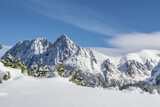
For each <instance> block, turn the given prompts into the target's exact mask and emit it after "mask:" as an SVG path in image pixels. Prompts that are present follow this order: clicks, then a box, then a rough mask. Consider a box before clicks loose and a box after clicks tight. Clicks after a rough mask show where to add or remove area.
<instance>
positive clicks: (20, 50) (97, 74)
mask: <svg viewBox="0 0 160 107" xmlns="http://www.w3.org/2000/svg"><path fill="white" fill-rule="evenodd" d="M8 53H9V54H11V55H12V56H14V57H18V56H20V57H21V58H22V61H24V62H25V64H26V65H28V66H31V65H32V64H33V62H38V61H39V60H40V59H41V58H42V59H43V61H44V63H43V65H55V63H56V62H57V61H58V62H63V63H64V65H65V66H66V69H67V70H69V69H68V68H67V67H70V68H76V69H79V70H80V75H81V76H82V77H83V78H84V79H85V82H87V83H88V84H90V85H91V86H93V87H96V86H102V87H104V88H105V87H112V86H113V87H114V86H119V87H121V86H123V85H127V84H134V83H137V82H139V81H147V80H148V79H149V78H153V77H151V76H154V75H152V70H153V69H154V68H155V67H156V66H157V64H158V63H159V60H160V51H159V50H143V51H140V52H138V53H129V54H127V55H125V56H122V57H111V56H107V55H103V54H101V53H99V52H96V51H93V50H91V49H85V48H81V47H80V46H77V45H76V44H75V43H74V42H73V41H71V40H70V39H69V38H68V37H67V36H66V35H61V36H60V37H59V38H57V40H56V41H55V42H53V43H52V42H49V41H48V40H47V39H44V38H37V39H34V40H26V41H21V42H18V43H17V44H16V45H15V46H14V47H13V48H11V49H10V50H9V51H7V52H6V54H5V55H4V56H3V57H2V59H5V58H6V56H7V54H8ZM66 72H70V71H66ZM154 72H159V70H156V71H154ZM155 78H156V76H155ZM157 78H159V77H157ZM151 80H152V79H150V82H149V83H152V82H151ZM154 81H155V79H154Z"/></svg>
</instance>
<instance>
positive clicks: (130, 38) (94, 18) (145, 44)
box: [0, 0, 160, 55]
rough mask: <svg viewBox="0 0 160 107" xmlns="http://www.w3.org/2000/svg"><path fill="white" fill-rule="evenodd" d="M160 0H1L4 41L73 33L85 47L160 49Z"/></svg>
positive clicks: (0, 27) (0, 26) (53, 37)
mask: <svg viewBox="0 0 160 107" xmlns="http://www.w3.org/2000/svg"><path fill="white" fill-rule="evenodd" d="M159 5H160V1H159V0H154V1H153V0H0V15H1V17H0V35H1V39H0V43H1V44H3V45H10V46H13V45H15V44H16V43H17V42H18V41H21V40H28V39H34V38H37V37H44V38H47V39H48V40H49V41H52V42H54V41H55V40H56V38H57V37H59V36H60V35H61V34H67V36H68V37H69V38H70V39H71V40H73V41H74V42H75V43H76V44H78V45H80V46H82V47H92V48H94V49H97V50H98V51H99V50H101V51H105V52H107V53H108V51H110V52H111V53H108V54H111V55H112V54H113V52H114V53H115V52H117V53H118V52H119V53H120V54H124V53H127V52H135V51H139V50H141V49H159V47H160V45H159V41H160V32H159V31H160V21H159V19H160V14H159V11H160V6H159ZM137 40H138V41H137ZM108 49H109V50H108ZM119 53H118V54H119Z"/></svg>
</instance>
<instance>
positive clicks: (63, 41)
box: [53, 34, 76, 46]
mask: <svg viewBox="0 0 160 107" xmlns="http://www.w3.org/2000/svg"><path fill="white" fill-rule="evenodd" d="M53 45H56V46H58V45H59V46H69V45H70V46H71V45H73V46H75V45H76V44H75V43H74V42H73V41H72V40H70V39H69V38H68V37H67V35H65V34H63V35H61V36H60V37H59V38H57V40H56V41H55V42H54V43H53Z"/></svg>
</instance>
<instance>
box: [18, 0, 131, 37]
mask: <svg viewBox="0 0 160 107" xmlns="http://www.w3.org/2000/svg"><path fill="white" fill-rule="evenodd" d="M16 1H17V0H16ZM18 2H20V1H19V0H18ZM21 3H23V6H25V7H27V8H28V9H31V10H32V11H35V12H38V13H40V14H42V15H45V16H47V17H50V18H53V19H57V20H60V21H63V22H66V23H69V24H72V25H74V26H77V27H80V28H82V29H85V30H88V31H92V32H96V33H100V34H103V35H110V36H111V35H117V34H120V33H122V31H124V29H125V30H128V29H126V28H125V27H123V26H121V25H118V23H116V22H114V21H112V20H110V19H108V18H107V17H104V16H103V15H101V14H99V13H98V12H97V11H96V10H94V9H91V8H89V7H85V6H82V5H79V4H75V3H73V2H69V1H68V2H67V1H65V0H63V2H62V1H58V0H23V1H21ZM122 29H123V30H122Z"/></svg>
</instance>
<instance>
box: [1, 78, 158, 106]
mask: <svg viewBox="0 0 160 107" xmlns="http://www.w3.org/2000/svg"><path fill="white" fill-rule="evenodd" d="M159 99H160V96H159V95H150V94H138V93H133V94H132V93H126V92H120V91H112V90H104V89H99V88H88V87H81V86H77V85H75V84H73V83H70V82H68V81H66V80H65V79H63V78H60V77H55V78H30V77H22V78H19V79H17V80H15V81H10V82H6V83H5V84H1V85H0V102H1V103H0V106H1V107H46V106H47V107H159V106H160V103H159Z"/></svg>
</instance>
